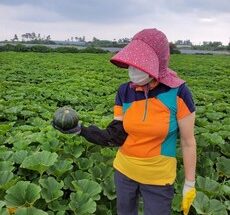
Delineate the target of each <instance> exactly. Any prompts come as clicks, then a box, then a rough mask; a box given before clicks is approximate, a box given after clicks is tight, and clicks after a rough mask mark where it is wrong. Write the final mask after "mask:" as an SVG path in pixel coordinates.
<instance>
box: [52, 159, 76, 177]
mask: <svg viewBox="0 0 230 215" xmlns="http://www.w3.org/2000/svg"><path fill="white" fill-rule="evenodd" d="M72 163H73V161H72V160H71V159H69V160H67V159H65V160H63V159H61V160H58V161H57V162H56V163H55V164H54V165H53V166H51V167H50V169H49V172H50V173H51V174H53V175H55V176H56V177H60V176H61V175H63V174H64V173H65V172H67V171H69V170H71V169H72V168H73V165H72Z"/></svg>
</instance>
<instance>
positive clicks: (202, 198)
mask: <svg viewBox="0 0 230 215" xmlns="http://www.w3.org/2000/svg"><path fill="white" fill-rule="evenodd" d="M193 206H194V207H195V209H196V212H197V213H198V214H205V215H227V211H226V209H225V206H224V205H223V204H222V203H221V202H220V201H218V200H216V199H211V200H210V199H209V198H208V197H207V196H206V195H205V194H204V193H202V192H197V196H196V199H195V201H194V203H193Z"/></svg>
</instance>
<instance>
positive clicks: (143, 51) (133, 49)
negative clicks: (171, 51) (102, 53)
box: [110, 40, 185, 88]
mask: <svg viewBox="0 0 230 215" xmlns="http://www.w3.org/2000/svg"><path fill="white" fill-rule="evenodd" d="M110 62H111V63H113V64H115V65H116V66H118V67H120V68H126V69H127V68H128V67H129V66H133V67H136V68H138V69H140V70H142V71H143V72H146V73H147V74H149V75H150V76H151V77H153V78H155V79H156V80H158V81H159V82H160V83H163V84H165V85H167V86H169V87H171V88H175V87H178V86H180V85H181V84H183V83H184V82H185V81H184V80H182V79H180V78H179V77H178V76H177V73H176V72H175V71H173V70H171V69H170V68H167V69H166V71H165V72H164V77H161V76H160V74H159V59H158V56H157V54H156V53H155V52H154V51H153V49H152V47H150V46H149V45H148V44H146V43H145V42H143V41H142V40H132V41H131V42H130V43H129V44H128V45H127V46H125V47H124V48H123V49H121V50H120V51H119V52H118V53H117V54H116V55H114V56H113V57H112V58H111V60H110Z"/></svg>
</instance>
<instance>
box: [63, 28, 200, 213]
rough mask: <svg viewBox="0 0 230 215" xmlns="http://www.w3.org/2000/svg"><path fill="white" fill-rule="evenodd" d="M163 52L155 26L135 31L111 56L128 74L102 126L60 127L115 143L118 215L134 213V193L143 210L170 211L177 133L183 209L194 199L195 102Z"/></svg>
mask: <svg viewBox="0 0 230 215" xmlns="http://www.w3.org/2000/svg"><path fill="white" fill-rule="evenodd" d="M169 55H170V54H169V43H168V40H167V38H166V36H165V35H164V34H163V33H162V32H161V31H159V30H157V29H144V30H142V31H140V32H138V33H137V34H136V35H135V36H134V37H133V39H132V41H131V42H130V43H129V44H128V45H127V46H126V47H124V48H123V49H122V50H121V51H120V52H118V53H117V54H116V55H115V56H113V57H112V59H111V62H112V63H113V64H115V65H116V66H118V67H121V68H126V69H128V73H129V77H130V82H128V83H124V84H122V85H121V86H120V88H119V90H118V92H117V95H116V103H115V107H114V120H113V121H112V122H111V123H110V124H109V125H108V127H107V128H106V129H105V130H102V129H99V128H98V127H96V126H93V125H92V126H89V127H84V126H80V125H79V126H78V127H77V128H75V129H72V130H70V131H68V132H65V133H78V134H80V135H81V136H83V137H85V138H86V139H87V140H88V141H90V142H93V143H96V144H100V145H104V146H119V149H118V151H117V155H116V158H115V160H114V163H113V166H114V168H115V185H116V193H117V214H119V215H136V214H137V213H138V206H137V205H138V197H139V196H140V195H141V196H142V198H143V202H144V214H145V215H154V214H156V215H168V214H170V211H171V203H172V199H173V194H174V189H173V183H174V181H175V178H176V139H177V133H179V134H180V142H181V147H182V153H183V161H184V170H185V183H184V188H183V202H182V207H183V211H184V214H188V211H189V208H190V206H191V204H192V201H193V200H194V198H195V188H194V185H195V167H196V142H195V138H194V121H195V106H194V103H193V100H192V96H191V93H190V91H189V89H188V88H187V87H186V85H185V81H184V80H182V79H180V78H179V77H178V76H177V75H176V73H175V72H174V71H172V70H170V69H169V68H168V63H169ZM59 130H60V129H59ZM178 131H179V132H178ZM62 132H63V131H62Z"/></svg>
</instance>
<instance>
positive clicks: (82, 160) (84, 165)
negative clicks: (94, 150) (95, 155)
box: [77, 158, 93, 170]
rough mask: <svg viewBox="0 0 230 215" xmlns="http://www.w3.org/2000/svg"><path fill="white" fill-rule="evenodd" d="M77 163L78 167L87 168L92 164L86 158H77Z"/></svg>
mask: <svg viewBox="0 0 230 215" xmlns="http://www.w3.org/2000/svg"><path fill="white" fill-rule="evenodd" d="M77 164H78V166H79V169H81V170H88V169H89V168H90V167H92V166H93V161H92V160H91V159H88V158H79V159H78V161H77Z"/></svg>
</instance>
